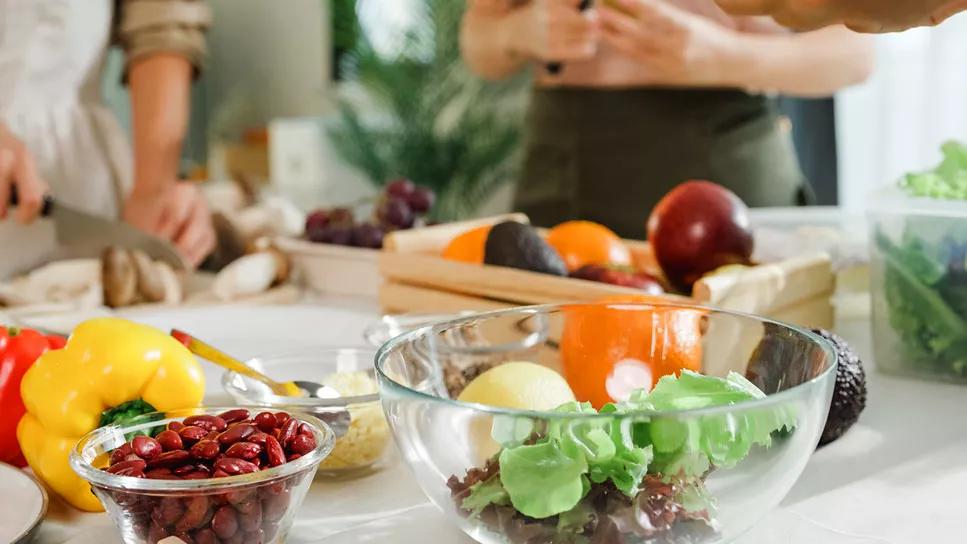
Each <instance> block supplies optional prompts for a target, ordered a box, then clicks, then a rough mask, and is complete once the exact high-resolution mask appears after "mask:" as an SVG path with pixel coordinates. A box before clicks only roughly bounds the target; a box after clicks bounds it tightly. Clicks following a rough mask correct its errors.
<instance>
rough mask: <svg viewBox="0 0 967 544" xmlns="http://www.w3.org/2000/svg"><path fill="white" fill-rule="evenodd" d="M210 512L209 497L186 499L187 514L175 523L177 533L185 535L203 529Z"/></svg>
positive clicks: (201, 496)
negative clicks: (186, 532) (193, 530)
mask: <svg viewBox="0 0 967 544" xmlns="http://www.w3.org/2000/svg"><path fill="white" fill-rule="evenodd" d="M210 510H211V503H210V501H209V500H208V497H206V496H204V495H198V496H195V497H189V498H188V499H185V514H184V515H183V516H181V519H179V520H178V522H177V523H175V532H176V533H183V532H185V531H190V530H192V529H197V528H198V527H201V526H202V525H204V522H205V518H206V517H208V515H209V514H210ZM209 519H210V518H209Z"/></svg>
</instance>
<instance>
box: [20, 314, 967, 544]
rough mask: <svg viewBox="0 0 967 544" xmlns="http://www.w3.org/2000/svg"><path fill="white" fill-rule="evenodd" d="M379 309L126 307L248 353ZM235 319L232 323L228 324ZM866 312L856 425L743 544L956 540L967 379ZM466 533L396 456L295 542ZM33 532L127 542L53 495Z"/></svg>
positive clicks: (314, 498)
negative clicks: (931, 377) (903, 367)
mask: <svg viewBox="0 0 967 544" xmlns="http://www.w3.org/2000/svg"><path fill="white" fill-rule="evenodd" d="M377 316H378V312H377V306H376V304H375V302H374V301H372V300H367V299H349V298H332V297H327V298H321V299H316V300H313V301H311V303H306V304H300V305H294V306H271V307H255V306H252V307H245V306H243V307H231V308H225V307H223V308H196V309H186V310H165V311H153V312H151V313H143V312H142V313H138V312H133V313H132V314H131V315H130V316H129V317H131V318H134V319H137V320H140V321H144V322H146V323H149V324H152V325H156V326H159V327H162V328H169V327H172V326H175V325H177V326H178V327H179V328H183V329H186V330H190V331H193V333H194V334H196V335H197V336H199V337H201V338H204V339H206V340H207V341H210V342H212V343H216V344H217V345H221V346H224V347H225V348H226V350H228V351H230V352H232V353H234V354H236V355H238V356H241V357H248V356H253V355H256V354H258V353H263V352H267V351H274V350H277V349H285V348H293V347H298V346H323V345H328V346H337V345H338V346H347V345H362V344H363V339H362V331H363V329H364V328H365V327H366V326H367V325H368V324H370V323H372V322H373V321H374V320H375V319H376V318H377ZM226 324H228V325H226ZM868 330H869V327H868V323H867V322H865V321H852V322H845V323H841V324H840V326H839V327H838V332H840V334H842V335H843V336H845V337H846V338H847V340H849V341H850V342H851V344H852V345H853V346H854V347H855V349H856V350H857V351H858V352H859V353H860V355H861V357H862V358H863V359H864V361H866V362H867V372H868V374H869V401H868V407H867V410H866V412H865V413H864V414H863V417H862V418H861V420H860V422H859V424H858V425H857V426H856V427H854V428H853V429H852V430H851V431H850V432H849V433H848V434H847V435H846V436H845V437H843V438H842V439H840V440H839V441H837V442H835V443H833V444H832V445H829V446H827V447H825V448H822V449H821V450H819V451H817V452H816V454H815V455H814V456H813V457H812V459H811V461H810V462H809V465H808V466H807V468H806V470H805V472H804V473H803V475H802V477H801V478H800V479H799V481H798V483H797V484H796V485H795V487H794V488H793V489H792V491H791V492H790V493H789V495H788V496H787V497H786V499H785V500H784V501H783V502H782V504H781V506H780V507H779V508H778V509H776V510H774V511H773V512H770V513H769V514H768V515H767V516H766V517H765V519H764V520H763V521H762V522H761V523H760V524H759V525H758V526H757V527H755V528H754V529H753V530H752V531H750V532H749V533H747V534H746V535H745V536H743V537H742V538H741V539H740V540H739V543H740V544H775V543H776V542H783V543H784V544H814V543H822V544H854V543H855V544H861V543H892V544H901V543H902V544H905V543H914V542H937V543H940V542H954V541H958V540H959V539H961V538H962V536H961V535H962V530H963V528H962V524H963V505H964V504H967V455H964V452H965V451H967V418H963V417H960V416H959V414H961V413H962V412H963V409H964V407H965V406H967V388H964V387H958V386H953V385H947V384H938V383H927V382H919V381H908V380H904V379H899V378H894V377H889V376H885V375H882V374H879V373H877V372H876V371H875V369H874V368H873V367H874V364H873V361H872V355H871V343H870V338H869V332H868ZM206 376H207V378H208V380H209V381H208V383H209V392H208V398H207V399H206V401H207V402H209V403H227V402H229V400H228V398H227V397H226V396H225V394H224V393H223V392H222V391H221V385H220V372H218V371H217V370H216V369H213V368H207V369H206ZM418 540H419V541H425V542H447V543H456V544H462V543H469V542H471V541H470V540H469V539H468V538H467V537H466V536H464V535H463V534H462V533H461V532H459V531H458V530H457V529H455V528H452V527H450V526H449V525H448V524H447V522H446V520H445V519H444V517H443V515H442V514H441V513H440V512H438V511H437V510H436V509H435V508H434V507H433V506H432V505H430V504H429V503H427V501H426V499H425V498H424V497H423V495H422V493H421V492H420V490H419V489H418V487H417V485H416V482H415V481H414V480H413V478H412V476H411V475H410V474H409V472H408V471H407V469H406V467H404V466H402V462H401V461H400V460H399V459H398V458H395V459H394V460H393V462H392V464H391V466H390V467H389V468H387V469H386V470H384V471H382V472H380V473H377V474H374V475H372V476H369V477H366V478H363V479H360V480H355V481H350V482H338V483H337V482H317V483H315V484H314V485H313V487H312V488H311V489H310V492H309V495H308V496H307V498H306V501H305V504H304V506H303V508H302V509H301V510H300V512H299V515H298V517H297V519H296V522H295V525H294V527H293V529H292V532H291V533H290V536H289V539H288V540H287V542H288V543H289V544H308V543H316V542H320V543H321V542H325V543H327V544H335V543H342V542H346V543H349V542H353V543H357V542H380V543H408V542H415V541H418ZM37 542H39V543H42V544H65V543H70V544H94V543H98V544H114V543H116V542H119V540H118V537H117V534H116V532H115V529H114V527H113V526H112V525H111V522H110V520H109V519H108V518H107V516H106V515H103V514H78V513H76V512H74V511H72V510H69V509H68V508H67V507H65V506H63V505H62V504H61V503H59V502H58V501H57V500H56V499H54V500H52V505H51V508H50V513H49V516H48V519H47V521H46V522H45V523H44V524H43V526H42V528H41V531H40V534H39V536H38V539H37Z"/></svg>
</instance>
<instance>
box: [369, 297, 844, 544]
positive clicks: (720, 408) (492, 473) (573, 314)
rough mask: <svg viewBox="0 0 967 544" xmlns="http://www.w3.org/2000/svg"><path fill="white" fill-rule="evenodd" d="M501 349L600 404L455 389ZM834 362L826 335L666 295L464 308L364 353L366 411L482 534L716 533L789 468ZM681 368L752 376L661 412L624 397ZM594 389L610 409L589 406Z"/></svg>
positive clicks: (762, 499)
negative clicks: (372, 382) (374, 405)
mask: <svg viewBox="0 0 967 544" xmlns="http://www.w3.org/2000/svg"><path fill="white" fill-rule="evenodd" d="M511 361H527V362H532V363H536V364H538V365H541V366H544V367H547V368H550V369H552V370H554V371H557V372H559V373H561V374H562V375H563V376H564V377H565V378H566V379H567V382H568V384H569V385H570V387H571V389H572V390H573V391H574V393H575V396H576V398H577V400H578V401H594V404H595V407H596V408H600V412H598V411H587V410H586V409H580V411H576V410H578V409H576V408H575V407H574V406H573V405H572V406H571V408H570V410H571V411H568V412H562V411H528V410H516V409H506V408H497V407H493V406H488V405H483V404H474V403H468V402H462V401H458V400H455V398H456V395H457V394H458V393H459V392H460V390H461V388H463V387H464V386H465V385H466V383H467V382H468V381H470V380H471V379H472V378H473V377H475V376H477V375H479V374H480V373H481V372H484V371H486V370H487V369H489V368H491V367H493V366H495V365H501V364H504V363H507V362H511ZM835 366H836V357H835V353H834V351H833V349H832V347H831V346H830V345H829V344H828V343H827V342H826V341H825V340H823V339H821V338H820V337H818V336H816V335H814V334H812V333H811V332H809V331H807V330H804V329H800V328H796V327H793V326H790V325H785V324H782V323H777V322H774V321H770V320H768V319H764V318H759V317H754V316H749V315H743V314H738V313H731V312H726V311H721V310H712V309H708V308H701V307H695V306H687V305H678V304H673V303H668V304H664V303H660V304H659V303H655V304H652V303H610V304H568V305H548V306H536V307H523V308H516V309H512V310H502V311H496V312H490V313H485V314H478V315H475V316H470V317H464V318H460V319H456V320H453V321H448V322H445V323H440V324H435V325H431V326H426V327H423V328H420V329H417V330H414V331H411V332H409V333H406V334H404V335H402V336H400V337H397V338H395V339H393V340H391V341H390V342H389V343H387V344H386V345H385V346H384V347H383V348H382V349H381V350H380V352H379V353H378V355H377V363H376V369H377V379H378V381H379V388H380V396H381V401H382V404H383V409H384V411H385V413H386V416H387V419H388V421H389V424H390V428H391V430H392V432H393V435H394V437H395V439H396V442H397V445H398V446H399V449H400V451H401V453H402V455H403V457H404V458H405V460H406V462H407V464H408V465H409V467H410V468H411V469H412V470H413V472H414V473H415V475H416V479H417V481H418V482H419V485H420V486H421V487H422V489H423V491H424V493H425V494H426V495H427V497H429V499H430V500H431V501H433V503H435V504H436V505H437V506H438V507H439V508H440V509H442V510H443V511H444V512H445V513H446V515H447V516H448V518H449V519H450V520H451V521H452V522H453V523H454V524H456V525H457V526H459V527H460V528H461V529H462V530H463V531H464V532H465V533H467V534H468V535H470V536H471V537H473V538H474V539H476V540H477V541H479V542H482V543H486V544H491V543H494V544H495V543H518V542H520V543H523V542H553V543H558V542H560V543H574V542H587V543H597V542H601V543H604V542H607V543H609V544H631V543H669V544H670V543H686V542H687V543H690V544H694V543H724V542H731V541H733V540H734V539H735V538H736V537H737V536H738V535H739V534H741V533H742V532H744V531H746V530H747V529H749V528H750V527H752V526H753V525H754V524H755V523H756V521H757V520H759V519H760V518H761V517H762V516H763V515H764V514H765V513H766V512H767V511H768V510H770V509H771V508H773V507H774V506H775V505H776V504H778V503H779V501H780V500H782V498H783V497H784V496H785V495H786V493H787V492H788V491H789V489H790V488H791V487H792V485H793V483H794V482H795V481H796V479H797V478H798V477H799V475H800V473H801V472H802V470H803V468H804V467H805V465H806V463H807V461H808V460H809V456H810V454H811V453H812V452H813V450H814V449H815V447H816V444H817V442H818V440H819V436H820V433H821V431H822V429H823V426H824V423H825V421H826V415H827V412H828V410H829V402H830V397H831V395H832V390H833V385H834V382H835V370H834V369H835ZM681 369H690V370H691V371H694V372H697V373H700V374H704V375H708V376H717V377H723V378H725V377H728V380H730V382H729V383H742V384H746V386H744V387H747V388H746V389H743V391H750V390H753V391H754V390H755V388H751V386H749V385H748V384H750V383H751V384H754V385H755V386H756V387H757V388H758V389H759V390H760V391H755V393H756V395H755V396H753V397H743V396H741V395H740V397H741V398H742V399H743V400H744V401H743V402H734V403H730V404H720V405H711V406H710V405H709V404H708V403H706V402H704V400H703V398H702V393H701V392H698V393H696V394H695V395H692V396H691V397H689V398H690V400H689V401H688V403H690V404H687V405H677V406H675V407H674V409H669V408H667V407H665V408H664V409H658V408H655V407H654V406H658V404H657V403H658V399H652V400H653V402H654V403H656V404H653V405H646V404H634V403H635V402H637V401H640V400H641V397H640V392H638V393H634V394H633V391H634V390H636V389H637V388H641V387H643V388H645V389H644V390H648V389H649V388H650V387H651V386H652V385H653V384H654V383H655V382H657V381H658V379H659V378H660V377H661V376H662V375H665V374H669V373H674V372H676V371H677V370H681ZM733 372H734V373H737V374H738V375H739V376H736V375H734V374H730V373H733ZM682 373H683V378H681V379H679V380H678V382H676V383H683V382H684V381H685V376H684V375H685V374H687V376H691V379H692V381H693V382H696V381H697V382H703V383H707V382H709V381H715V382H716V383H724V382H719V381H717V380H708V379H707V378H704V377H703V376H696V374H693V373H691V372H685V371H684V370H682ZM545 374H546V373H545ZM743 377H744V379H743ZM504 389H505V390H506V387H505V388H504ZM544 391H545V390H542V389H537V390H532V391H530V392H529V393H528V394H531V395H536V396H540V395H542V394H544ZM603 397H610V398H611V399H613V400H615V401H616V402H618V404H617V406H618V407H620V408H615V405H612V406H611V407H604V408H602V406H603V405H604V403H603V402H602V400H604V399H603ZM737 398H738V397H737ZM747 398H751V399H752V400H745V399H747ZM636 399H637V401H636ZM621 401H624V402H621ZM649 406H652V407H649ZM646 472H647V474H646ZM629 482H630V483H629Z"/></svg>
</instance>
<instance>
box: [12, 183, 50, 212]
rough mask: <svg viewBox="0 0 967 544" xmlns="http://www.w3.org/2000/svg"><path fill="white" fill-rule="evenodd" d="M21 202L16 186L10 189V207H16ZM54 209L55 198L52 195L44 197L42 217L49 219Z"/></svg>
mask: <svg viewBox="0 0 967 544" xmlns="http://www.w3.org/2000/svg"><path fill="white" fill-rule="evenodd" d="M19 202H20V195H19V194H18V193H17V186H16V185H14V186H13V187H11V188H10V205H11V206H16V205H17V203H19ZM53 209H54V197H52V196H50V195H44V203H43V205H41V207H40V216H41V217H47V216H48V215H50V212H51V211H53Z"/></svg>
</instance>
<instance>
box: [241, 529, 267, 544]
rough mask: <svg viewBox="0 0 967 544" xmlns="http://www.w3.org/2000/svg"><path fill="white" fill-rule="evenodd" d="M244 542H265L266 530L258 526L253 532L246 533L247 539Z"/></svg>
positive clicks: (259, 543) (256, 543)
mask: <svg viewBox="0 0 967 544" xmlns="http://www.w3.org/2000/svg"><path fill="white" fill-rule="evenodd" d="M242 544H265V531H263V530H262V529H261V528H258V529H256V530H254V531H252V532H249V533H245V540H243V541H242Z"/></svg>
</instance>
